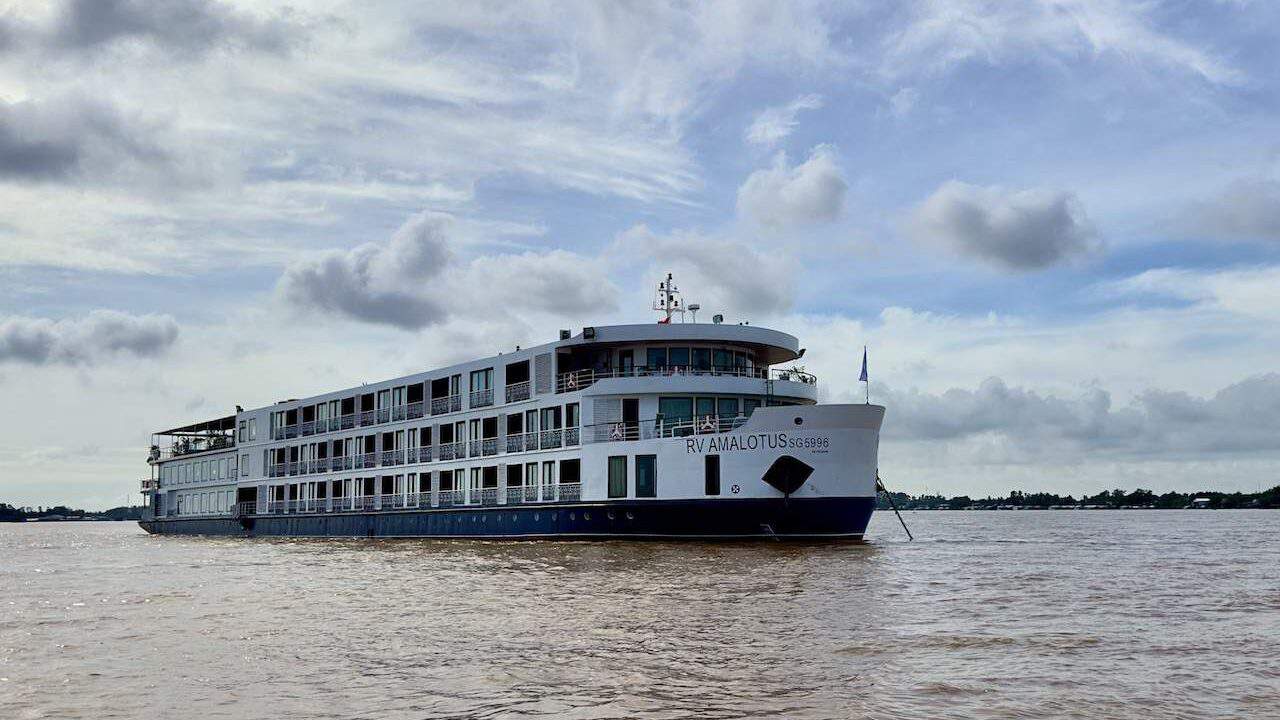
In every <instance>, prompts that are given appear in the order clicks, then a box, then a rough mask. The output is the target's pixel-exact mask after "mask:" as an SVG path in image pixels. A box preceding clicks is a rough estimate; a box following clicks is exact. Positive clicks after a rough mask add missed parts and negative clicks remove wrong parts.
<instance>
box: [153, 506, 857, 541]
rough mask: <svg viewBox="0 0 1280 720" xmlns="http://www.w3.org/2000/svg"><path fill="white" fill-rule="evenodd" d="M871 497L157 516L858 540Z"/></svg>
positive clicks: (574, 533) (386, 527)
mask: <svg viewBox="0 0 1280 720" xmlns="http://www.w3.org/2000/svg"><path fill="white" fill-rule="evenodd" d="M874 509H875V498H870V497H862V498H791V499H786V500H784V499H782V498H776V499H775V498H767V499H738V500H734V499H725V500H648V501H643V500H618V501H610V502H598V503H562V504H556V505H525V506H519V505H517V506H507V505H504V506H496V507H461V508H444V509H434V510H397V511H382V512H369V513H324V514H312V515H307V514H289V515H261V516H252V517H246V518H239V519H234V518H190V519H183V518H165V519H161V520H151V521H142V522H140V523H139V525H141V526H142V527H143V529H145V530H146V531H147V532H149V533H154V534H160V535H169V534H173V535H242V536H284V537H382V538H394V537H473V538H526V539H532V538H553V539H554V538H562V539H575V538H576V539H601V538H637V539H643V538H651V539H657V538H690V539H712V538H773V537H777V538H792V539H806V538H809V539H818V538H859V537H861V536H862V534H863V533H864V532H865V531H866V529H867V523H868V522H869V521H870V519H871V512H872V510H874Z"/></svg>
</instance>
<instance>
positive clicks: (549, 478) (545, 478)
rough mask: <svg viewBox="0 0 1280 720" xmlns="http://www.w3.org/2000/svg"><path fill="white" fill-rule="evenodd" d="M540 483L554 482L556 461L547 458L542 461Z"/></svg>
mask: <svg viewBox="0 0 1280 720" xmlns="http://www.w3.org/2000/svg"><path fill="white" fill-rule="evenodd" d="M542 484H543V485H555V484H556V462H555V461H554V460H548V461H546V462H544V463H542Z"/></svg>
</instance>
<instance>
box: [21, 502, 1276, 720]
mask: <svg viewBox="0 0 1280 720" xmlns="http://www.w3.org/2000/svg"><path fill="white" fill-rule="evenodd" d="M1276 520H1277V513H1275V512H1274V511H1224V512H1216V513H1186V512H1181V511H1149V512H1148V511H1133V512H1126V513H1047V512H1046V513H955V512H952V513H909V514H908V515H907V521H908V522H909V523H910V524H911V525H912V530H913V531H915V533H916V535H917V537H918V538H919V540H917V541H916V542H914V543H907V542H905V539H904V538H903V537H902V535H901V530H900V529H899V528H897V527H896V526H895V523H896V520H895V519H894V518H893V516H892V515H890V514H881V515H877V516H875V518H874V519H873V522H872V526H871V529H870V530H869V531H868V536H869V538H870V542H868V543H867V544H862V545H859V544H847V543H845V544H799V545H796V544H788V543H774V544H770V543H758V542H757V543H751V544H743V543H722V544H715V543H626V542H601V543H561V542H514V543H513V542H492V543H491V542H482V541H412V540H410V541H360V540H266V539H259V540H244V539H224V538H201V537H152V536H147V535H145V534H143V533H142V532H141V531H140V530H139V529H138V528H137V527H136V526H133V525H132V524H126V523H81V524H60V523H59V524H44V523H42V524H40V525H35V524H30V525H22V526H0V553H3V556H4V557H5V558H6V561H5V563H4V564H3V566H0V576H2V577H0V587H3V588H4V593H3V597H2V598H0V600H2V601H3V602H0V611H2V612H3V616H2V617H3V620H2V621H0V653H3V655H2V656H0V716H2V717H15V718H18V717H94V718H102V717H143V716H162V717H163V716H198V717H202V718H243V717H264V716H271V717H276V718H317V717H344V718H345V717H379V718H401V717H403V718H426V717H503V716H508V715H534V714H537V715H544V716H548V717H574V718H619V717H663V718H667V717H691V716H698V717H765V716H772V717H786V718H803V717H813V718H828V717H862V716H873V717H890V716H892V717H1048V716H1058V717H1065V716H1070V717H1076V718H1130V717H1144V718H1165V717H1168V718H1173V717H1179V718H1181V717H1219V716H1220V717H1262V716H1268V714H1270V715H1269V716H1272V717H1274V712H1275V709H1276V708H1277V707H1280V676H1278V675H1277V670H1276V665H1275V658H1276V649H1275V644H1274V630H1275V628H1276V627H1280V603H1277V601H1276V589H1277V586H1278V584H1280V570H1277V568H1280V542H1277V531H1276V529H1275V528H1276V527H1277V522H1276Z"/></svg>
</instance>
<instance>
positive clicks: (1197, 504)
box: [1191, 497, 1213, 510]
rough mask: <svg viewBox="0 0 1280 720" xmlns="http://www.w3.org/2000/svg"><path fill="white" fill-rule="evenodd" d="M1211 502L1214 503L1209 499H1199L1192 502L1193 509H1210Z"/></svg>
mask: <svg viewBox="0 0 1280 720" xmlns="http://www.w3.org/2000/svg"><path fill="white" fill-rule="evenodd" d="M1211 502H1213V501H1212V500H1210V499H1209V498H1206V497H1198V498H1195V499H1194V500H1192V501H1191V507H1193V508H1196V509H1197V510H1203V509H1205V508H1207V507H1209V503H1211Z"/></svg>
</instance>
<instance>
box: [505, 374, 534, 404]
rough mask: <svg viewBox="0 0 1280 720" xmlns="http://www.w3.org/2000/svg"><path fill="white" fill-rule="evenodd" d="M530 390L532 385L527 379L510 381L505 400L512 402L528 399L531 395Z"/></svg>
mask: <svg viewBox="0 0 1280 720" xmlns="http://www.w3.org/2000/svg"><path fill="white" fill-rule="evenodd" d="M531 390H532V386H531V385H530V384H529V381H528V380H525V381H524V382H518V383H512V384H510V385H508V386H507V394H506V398H507V402H509V403H513V402H520V401H521V400H528V399H529V398H530V397H531V392H530V391H531Z"/></svg>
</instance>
